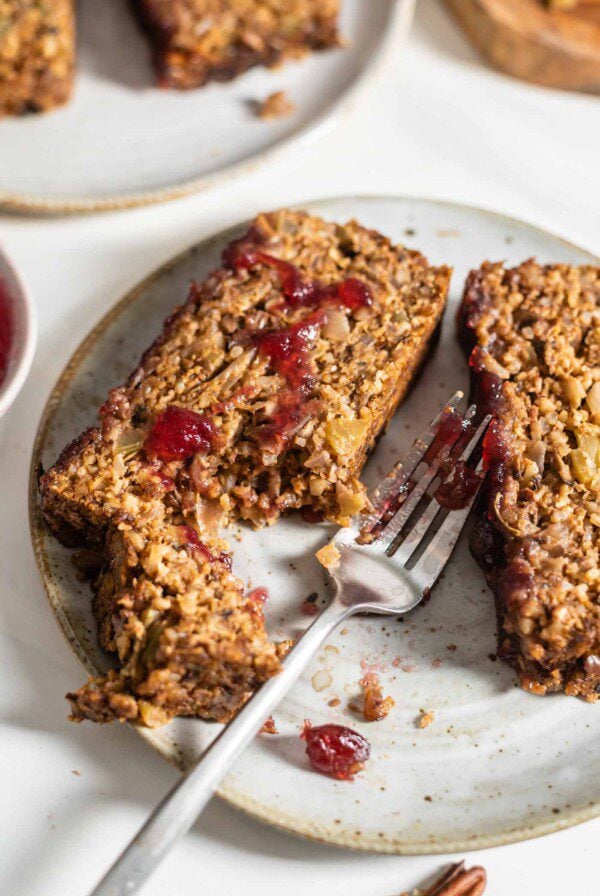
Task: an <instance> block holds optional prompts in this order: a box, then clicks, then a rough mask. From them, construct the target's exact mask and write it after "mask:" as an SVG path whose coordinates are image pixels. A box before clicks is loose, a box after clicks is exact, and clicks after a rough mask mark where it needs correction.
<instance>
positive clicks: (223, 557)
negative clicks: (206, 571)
mask: <svg viewBox="0 0 600 896" xmlns="http://www.w3.org/2000/svg"><path fill="white" fill-rule="evenodd" d="M181 530H182V532H183V537H184V539H185V540H184V547H186V548H189V550H190V551H192V553H197V554H198V555H199V556H200V557H201V558H202V559H203V560H206V561H207V562H208V563H222V564H223V566H225V567H226V568H227V569H231V557H230V556H229V554H226V553H225V551H219V552H218V553H217V554H215V553H213V551H211V550H210V548H209V547H208V545H206V544H205V543H204V542H203V541H201V539H200V537H199V535H198V533H197V532H196V530H195V529H194V528H192V526H181Z"/></svg>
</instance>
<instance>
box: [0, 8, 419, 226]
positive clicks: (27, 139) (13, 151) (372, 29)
mask: <svg viewBox="0 0 600 896" xmlns="http://www.w3.org/2000/svg"><path fill="white" fill-rule="evenodd" d="M414 5H415V0H343V3H342V10H341V15H340V33H341V34H342V36H343V37H344V39H345V41H346V45H345V46H344V48H343V49H336V50H330V51H327V52H323V53H314V54H312V55H310V56H308V57H307V58H305V59H303V60H301V61H297V62H289V63H288V64H286V65H284V66H282V67H281V68H278V69H276V70H269V69H265V68H256V69H253V70H252V71H250V72H248V73H247V74H245V75H243V76H241V77H239V78H237V79H236V80H235V81H232V82H229V83H225V84H210V85H208V86H207V87H205V88H203V89H200V90H191V91H174V90H158V89H156V88H155V87H154V79H155V76H154V73H153V71H152V68H151V64H150V48H149V44H148V42H147V41H146V39H145V37H144V36H143V34H142V33H141V31H140V29H139V28H138V27H137V25H136V23H135V21H134V19H133V16H132V15H131V13H130V11H129V10H128V8H127V4H126V3H124V2H122V0H88V2H86V3H81V4H79V10H78V30H79V37H78V69H79V71H78V75H77V81H76V88H75V93H74V96H73V99H72V101H71V102H70V103H69V104H68V105H66V106H65V107H63V108H61V109H57V110H55V111H53V112H51V113H48V114H46V115H30V116H26V117H24V118H4V119H2V120H1V121H0V145H1V146H2V164H1V166H0V207H1V206H4V207H7V208H11V209H16V210H27V211H35V212H43V213H61V212H74V211H101V210H104V209H113V208H128V207H131V206H136V205H145V204H148V203H152V202H162V201H165V200H168V199H175V198H177V197H178V196H183V195H186V194H188V193H193V192H197V191H199V190H202V189H205V188H207V187H209V186H211V185H212V184H214V183H216V182H217V181H218V180H219V179H220V178H222V177H225V176H229V175H232V174H234V173H236V172H238V173H244V172H247V171H248V170H250V169H251V168H252V167H254V166H255V165H257V164H259V163H264V162H266V161H269V160H271V159H272V158H273V157H274V154H275V153H276V152H277V151H279V150H283V149H284V148H285V147H288V146H292V145H296V144H297V145H298V149H299V150H301V149H302V147H304V146H306V145H307V143H309V142H311V141H313V140H315V139H317V138H318V137H319V135H320V134H321V133H322V132H323V131H324V130H326V129H327V128H329V127H330V126H333V124H334V123H335V121H336V119H337V117H339V114H342V113H343V111H344V110H347V109H348V108H349V106H350V102H351V101H352V100H356V98H357V91H358V89H359V88H362V87H363V86H366V85H367V84H368V83H369V82H372V81H373V79H374V77H375V75H376V73H377V72H379V71H380V70H381V66H382V64H383V62H384V57H385V56H386V54H387V53H388V52H398V50H399V46H400V44H401V42H402V39H403V37H404V36H405V35H406V33H407V31H408V28H409V26H410V23H411V21H412V15H413V10H414ZM277 90H285V91H286V93H287V94H288V96H289V97H290V99H291V100H292V101H293V102H294V104H295V105H296V111H295V112H294V113H293V114H292V115H290V116H289V117H287V118H282V119H277V120H273V121H264V120H260V119H259V118H257V116H256V115H255V114H254V113H253V111H252V108H251V103H252V102H253V101H256V100H263V99H265V98H266V97H267V96H269V95H270V94H271V93H273V92H274V91H277ZM50 159H52V160H53V163H52V164H49V160H50Z"/></svg>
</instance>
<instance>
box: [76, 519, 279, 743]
mask: <svg viewBox="0 0 600 896" xmlns="http://www.w3.org/2000/svg"><path fill="white" fill-rule="evenodd" d="M185 533H186V530H185V528H183V527H181V526H175V525H162V524H161V525H151V526H147V527H144V528H142V529H141V530H138V529H133V528H127V529H116V530H114V531H113V532H112V534H111V536H110V540H109V542H108V544H107V546H106V556H107V558H108V562H107V565H106V567H105V568H104V569H103V571H102V573H101V574H100V577H99V579H98V582H97V583H96V595H95V599H94V613H95V616H96V619H97V621H98V630H99V639H100V643H101V645H102V647H104V648H105V649H106V650H108V651H111V652H114V653H116V654H117V656H118V658H119V661H120V662H121V663H122V665H121V666H120V668H119V670H118V671H111V672H109V674H108V676H107V677H106V678H100V679H92V680H91V681H90V682H88V684H87V685H85V686H84V687H82V688H81V689H80V690H79V691H77V692H76V693H74V694H69V695H68V697H69V700H70V701H71V704H72V707H73V718H74V719H75V720H77V721H80V720H82V719H93V720H94V721H98V722H105V721H110V720H111V719H113V718H115V717H116V718H118V719H122V720H125V719H130V720H137V721H139V722H141V723H142V724H144V725H147V726H148V727H150V728H155V727H158V726H159V725H162V724H163V723H164V722H166V721H168V720H169V719H170V718H172V717H173V716H175V715H179V716H201V717H203V718H210V719H216V720H218V721H227V720H228V719H229V718H230V717H231V715H232V714H233V713H234V712H235V710H236V709H237V708H238V707H239V705H240V703H241V702H243V701H244V700H245V699H246V698H247V697H248V696H249V695H250V693H251V692H252V691H253V690H254V689H255V688H256V687H258V685H259V684H260V683H261V682H262V681H264V680H265V679H266V678H267V677H269V676H270V675H273V674H275V673H276V672H277V671H278V669H279V659H278V655H277V649H276V647H275V646H274V645H273V644H271V643H269V642H268V641H267V639H266V636H265V630H264V619H263V615H262V608H261V606H260V604H258V603H253V602H252V601H250V602H248V601H247V600H246V599H245V598H244V593H243V592H244V589H243V586H242V583H241V582H240V581H239V580H238V579H236V577H235V576H234V575H233V574H232V573H231V571H230V569H229V566H228V563H227V561H226V559H217V558H212V557H210V556H205V555H203V554H198V552H197V551H195V550H194V549H193V547H191V546H190V545H189V543H187V542H186V536H185Z"/></svg>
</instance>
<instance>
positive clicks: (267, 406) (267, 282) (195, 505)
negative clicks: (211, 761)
mask: <svg viewBox="0 0 600 896" xmlns="http://www.w3.org/2000/svg"><path fill="white" fill-rule="evenodd" d="M249 234H250V235H251V239H252V241H254V242H255V241H256V240H259V241H260V245H261V247H262V248H263V249H266V250H267V251H268V252H269V253H270V255H271V256H273V257H277V258H279V259H285V260H287V261H289V262H293V264H294V265H295V266H297V269H298V270H299V271H300V273H301V274H302V275H303V276H304V277H305V278H307V279H308V278H310V279H311V280H313V281H318V282H319V283H320V284H323V285H325V286H327V285H329V284H335V283H339V282H340V281H341V280H343V279H347V278H357V279H358V278H360V280H361V281H362V282H363V283H365V284H368V286H369V288H370V291H371V294H372V305H371V306H370V307H360V308H356V309H354V310H348V311H343V310H342V309H340V308H332V307H326V308H324V309H321V310H320V311H317V312H315V310H314V309H307V308H306V307H303V306H291V305H290V304H289V303H288V302H287V301H286V297H285V295H284V294H283V292H282V287H281V283H280V272H279V271H278V270H277V269H274V268H273V267H271V266H268V265H264V264H257V265H255V266H253V267H251V269H248V270H243V269H242V270H237V271H234V270H233V269H232V268H231V267H228V266H226V265H224V266H223V267H222V268H221V269H219V270H217V271H215V272H214V273H212V274H211V275H210V276H209V277H208V278H207V280H206V281H205V282H204V283H203V284H201V285H195V286H193V287H192V290H191V293H190V297H189V299H188V302H187V303H186V305H184V306H183V307H182V308H180V309H178V310H176V311H175V313H174V314H173V315H172V316H171V317H170V318H169V319H168V320H167V322H166V323H165V326H164V329H163V332H162V334H161V335H160V337H159V338H158V339H157V340H156V342H155V343H154V344H153V345H152V346H151V347H150V348H149V349H148V351H147V352H146V353H145V354H144V356H143V358H142V361H141V363H140V365H139V367H138V368H137V369H136V371H135V372H134V373H133V374H132V376H131V377H130V378H129V380H128V382H127V383H126V384H125V385H124V386H122V387H120V388H117V389H114V390H112V392H111V393H110V395H109V398H108V400H107V401H106V402H105V404H104V405H103V407H102V409H101V423H100V425H99V426H98V427H96V428H92V429H90V430H88V431H87V432H85V433H84V434H83V435H82V436H80V437H79V438H78V439H77V440H75V442H73V443H72V444H71V445H69V446H67V448H65V450H64V451H63V453H62V454H61V456H60V458H59V460H58V462H57V463H56V465H55V466H54V467H52V468H51V469H50V470H49V471H48V472H47V473H46V474H45V475H44V476H43V478H42V481H41V491H42V503H43V508H44V513H45V516H46V519H47V521H48V524H49V525H50V527H51V529H52V530H53V532H54V533H55V534H56V535H57V537H59V538H60V539H61V540H62V541H63V542H66V543H68V544H75V543H76V542H77V541H81V540H83V541H85V542H86V543H87V544H88V545H90V546H93V547H95V548H97V549H99V550H100V551H102V552H103V553H104V555H105V557H106V558H107V567H106V568H105V570H104V571H103V573H102V574H101V576H100V580H99V585H98V594H99V595H101V596H98V597H97V599H96V602H95V610H96V616H97V618H98V620H99V624H100V627H101V642H102V644H103V646H105V647H106V648H107V649H109V650H114V649H115V648H116V649H117V651H118V655H119V662H120V665H121V668H120V670H119V671H118V672H115V673H113V675H112V676H111V677H110V679H108V680H102V681H99V682H98V681H96V682H93V683H91V684H89V685H88V686H86V688H84V689H83V690H82V691H80V692H78V694H77V695H75V696H74V697H73V703H74V715H75V717H76V718H81V717H86V718H93V719H97V720H104V719H106V718H110V717H113V716H117V717H120V718H141V713H140V708H139V700H140V698H141V699H143V701H144V704H150V705H151V706H152V707H158V708H160V709H161V710H163V711H164V712H166V713H167V715H169V716H171V715H175V714H180V713H185V714H198V715H202V716H204V717H211V718H218V719H221V720H223V719H226V718H228V717H229V716H230V715H231V713H232V712H233V711H234V709H235V707H236V706H238V705H239V703H240V702H241V701H242V700H243V699H245V697H246V696H247V695H248V693H249V692H250V691H251V690H252V689H253V688H254V687H255V686H256V684H257V683H258V682H259V681H260V680H263V679H264V678H265V677H266V676H267V675H270V674H272V673H273V672H275V671H276V669H277V663H276V658H275V648H274V646H273V645H272V644H271V643H270V642H269V641H268V639H267V638H266V635H265V632H264V627H263V623H262V620H261V618H260V614H258V615H257V613H256V606H255V605H254V604H253V603H251V604H250V605H249V604H248V603H247V602H246V601H245V600H244V598H243V595H242V591H241V588H240V586H239V583H236V584H234V580H233V578H232V577H231V575H230V574H227V575H226V572H225V568H224V567H223V564H222V563H217V564H216V567H215V566H214V564H213V567H212V568H211V569H210V570H208V569H205V565H206V556H205V554H206V551H205V552H204V554H202V552H201V551H199V550H198V549H197V548H194V547H193V545H192V546H190V544H188V543H187V542H188V541H189V539H187V537H186V536H185V535H184V536H182V535H181V533H182V531H183V528H182V527H184V526H187V527H190V528H191V529H193V532H195V533H196V538H199V539H201V540H202V542H204V543H205V544H206V546H207V549H206V550H208V551H209V552H212V553H213V554H215V555H218V554H219V552H220V550H222V546H220V545H219V544H218V543H215V541H214V539H215V535H214V533H215V531H216V529H218V528H219V527H220V526H222V525H226V524H227V523H229V522H231V521H233V520H239V519H244V520H248V521H249V522H250V523H252V524H253V525H255V526H262V525H265V524H270V523H272V522H274V521H275V520H276V519H277V518H278V517H279V516H280V515H281V513H283V512H284V511H288V510H291V509H300V508H304V509H306V510H308V511H309V512H310V513H311V514H312V515H313V517H326V518H327V519H330V520H335V521H337V522H339V523H345V522H347V521H348V518H349V517H350V516H351V515H352V514H354V513H356V512H357V511H359V510H361V509H363V508H364V507H365V505H366V497H365V493H364V489H363V487H362V485H361V483H360V482H359V480H358V475H359V473H360V470H361V468H362V466H363V464H364V461H365V459H366V457H367V454H368V452H369V450H370V449H371V448H372V446H373V444H374V442H375V440H376V438H377V436H378V435H379V433H380V432H381V430H382V429H383V427H384V426H385V424H386V422H387V421H388V420H389V418H390V416H391V415H392V413H393V411H394V409H395V407H396V406H397V404H398V402H399V400H400V399H401V398H402V396H403V395H404V394H405V392H406V390H407V388H408V386H409V384H410V382H411V381H412V380H413V378H414V376H415V374H416V372H417V370H418V368H419V366H420V364H421V363H422V361H423V360H424V358H425V355H426V353H427V349H428V345H429V343H430V341H431V339H432V337H433V335H434V332H435V330H436V327H437V324H438V322H439V320H440V317H441V314H442V311H443V307H444V303H445V298H446V293H447V287H448V281H449V276H450V272H449V270H448V269H446V268H437V269H436V268H431V267H429V266H428V264H427V261H426V259H425V258H424V257H423V256H422V255H420V254H419V253H418V252H414V251H409V250H407V249H404V248H402V247H394V246H393V245H392V244H391V243H390V242H389V241H388V240H387V239H386V238H385V237H383V236H381V235H380V234H377V233H375V232H373V231H369V230H366V229H364V228H362V227H360V226H359V225H358V224H356V223H355V222H351V223H349V224H347V225H345V226H343V227H342V226H338V225H336V224H332V223H327V222H325V221H322V220H321V219H319V218H316V217H313V216H310V215H307V214H305V213H301V212H291V211H281V212H276V213H272V214H268V215H261V216H259V217H258V218H257V219H256V220H255V222H254V224H253V226H252V228H251V230H250V232H249ZM250 235H249V237H248V238H250ZM315 313H316V314H318V315H319V314H320V315H321V317H320V318H319V320H320V323H319V324H318V325H314V326H310V327H309V333H310V338H309V339H307V340H306V341H305V344H304V345H303V361H304V363H305V364H306V365H307V367H308V368H309V369H310V374H311V376H310V384H311V387H310V391H308V392H307V393H306V394H303V395H302V396H301V400H300V401H299V403H298V404H297V406H296V407H294V408H293V414H292V415H291V425H290V420H289V419H288V420H287V422H285V423H282V405H283V407H284V408H285V407H286V404H285V402H286V397H287V398H289V396H290V394H291V393H290V388H289V383H287V382H286V379H285V377H284V376H283V375H282V373H281V372H278V371H277V369H275V367H274V365H273V364H272V362H271V359H270V357H269V356H265V355H264V353H262V352H261V351H260V350H257V348H256V345H255V344H253V342H252V340H253V339H254V338H256V335H257V334H261V337H263V338H264V334H270V333H274V334H276V337H277V338H279V339H281V338H282V337H286V336H287V334H290V333H294V332H298V326H300V327H302V326H304V325H305V323H306V321H308V320H314V315H315ZM294 328H295V329H294ZM275 366H276V365H275ZM173 406H176V407H178V408H182V407H183V408H185V409H187V410H189V411H193V412H196V413H200V414H202V415H203V416H208V418H209V419H210V420H211V422H212V425H213V427H214V431H215V433H216V441H215V442H214V444H213V445H212V446H211V447H210V448H207V449H206V450H204V451H202V452H201V453H197V454H196V455H195V456H194V457H193V458H186V459H184V460H172V461H169V462H162V461H160V460H157V459H156V458H154V459H153V458H149V457H148V455H147V453H146V449H145V443H146V439H147V438H148V433H149V432H150V431H153V432H154V431H155V429H154V428H153V427H155V424H156V421H157V420H158V419H161V415H162V414H164V413H165V412H166V411H167V409H172V408H173ZM278 427H279V429H281V427H283V430H284V432H283V436H282V432H281V431H279V429H278ZM187 531H188V532H189V531H190V530H189V529H188V530H187ZM174 532H175V533H179V534H176V535H174V534H173V533H174ZM163 553H165V556H166V557H167V559H166V560H164V559H162V556H161V559H160V561H159V562H158V566H157V565H156V563H155V560H156V556H157V555H158V554H161V555H162V554H163ZM149 555H151V556H150V560H149V561H148V556H149ZM190 557H191V559H190ZM148 562H149V564H150V565H148ZM209 565H210V564H209ZM180 566H181V567H183V568H184V569H185V576H186V577H187V579H186V581H189V583H190V584H189V588H190V589H191V592H190V590H189V589H184V590H183V591H182V587H181V584H180ZM207 576H208V578H209V579H210V577H211V576H212V579H210V581H211V589H212V590H211V592H210V593H209V594H207V592H206V581H208V579H207ZM159 577H160V579H161V581H160V582H159ZM163 579H164V581H163ZM213 579H214V581H213ZM190 593H191V594H192V595H193V596H192V597H190V596H189V595H190ZM206 602H207V604H206ZM234 604H235V606H236V607H237V610H236V612H235V613H234V614H233V616H232V614H231V613H230V610H231V609H232V608H233V605H234ZM206 605H208V607H209V611H207V610H206ZM223 607H225V609H223ZM146 611H149V612H146ZM207 612H208V615H207ZM173 614H174V615H173ZM179 614H182V616H181V618H180V615H179ZM174 619H176V621H174V622H172V620H174ZM165 620H166V623H165ZM230 624H231V628H230ZM178 626H184V628H185V631H186V632H188V631H189V632H193V638H194V639H196V638H198V639H200V640H202V639H203V638H204V639H205V642H203V644H204V646H203V648H202V651H204V652H202V651H201V653H200V654H199V655H196V654H194V652H193V651H191V652H190V654H189V656H190V668H189V669H188V670H187V672H186V671H185V663H184V662H179V661H178V662H179V665H178V670H179V671H178V672H177V674H176V676H175V678H177V679H178V680H180V679H185V697H184V695H183V692H182V690H181V689H178V688H179V686H178V685H177V687H176V688H175V689H171V687H170V684H169V680H168V679H169V675H170V671H172V666H171V661H170V659H169V654H168V651H167V650H166V648H165V650H163V649H162V646H161V647H160V648H159V651H158V659H157V658H156V657H157V654H156V652H155V651H154V647H153V649H152V650H151V651H149V652H148V651H147V650H146V645H147V643H148V642H149V640H152V642H153V644H155V643H156V639H157V638H158V640H159V641H161V645H162V644H163V642H164V643H165V644H166V642H167V641H168V642H169V643H171V641H172V640H173V635H172V632H173V631H179V628H178ZM157 631H158V632H160V634H159V635H152V638H151V632H154V633H156V632H157ZM227 632H229V634H228V635H227V637H226V635H225V634H224V633H227ZM225 637H226V640H227V643H226V644H225V642H224V638H225ZM210 644H213V647H212V648H211V647H210V646H209V645H210ZM223 651H225V652H224V653H223ZM225 655H226V657H227V659H226V660H225V659H222V656H225ZM137 657H143V658H144V659H143V663H142V664H141V666H140V664H139V663H138V662H137ZM147 660H149V661H148V662H147ZM157 663H158V665H159V666H160V669H161V676H157V675H153V674H152V673H153V671H154V669H155V667H156V664H157ZM228 664H229V665H228ZM234 667H238V668H239V670H240V672H239V676H238V677H237V678H236V675H235V672H234ZM163 681H164V683H165V686H164V687H163V686H162V684H161V682H163ZM148 682H151V684H148ZM207 682H208V683H209V684H210V686H209V685H208V684H207ZM234 684H235V687H234ZM200 691H201V692H202V693H201V695H200V696H199V692H200ZM115 692H118V694H119V698H118V701H117V702H116V703H115V701H114V700H112V699H111V697H110V696H109V694H110V695H112V694H113V693H115ZM124 694H125V695H127V696H128V697H130V698H131V700H126V699H125V698H124V697H123V695H124ZM117 704H118V705H117ZM94 706H96V707H97V710H98V711H97V712H96V711H95V710H94V708H93V707H94ZM136 707H137V712H136ZM144 712H146V714H147V715H148V713H149V711H148V710H147V708H145V709H144ZM159 715H160V714H159Z"/></svg>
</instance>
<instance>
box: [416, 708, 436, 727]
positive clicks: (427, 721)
mask: <svg viewBox="0 0 600 896" xmlns="http://www.w3.org/2000/svg"><path fill="white" fill-rule="evenodd" d="M434 718H435V715H434V713H433V711H432V710H429V711H428V712H421V717H420V719H419V728H427V727H428V725H431V723H432V722H433V720H434Z"/></svg>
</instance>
